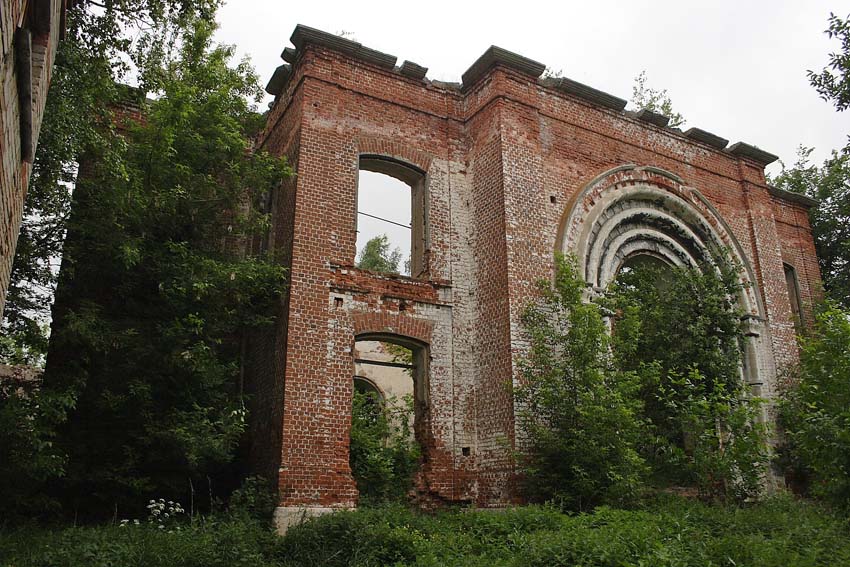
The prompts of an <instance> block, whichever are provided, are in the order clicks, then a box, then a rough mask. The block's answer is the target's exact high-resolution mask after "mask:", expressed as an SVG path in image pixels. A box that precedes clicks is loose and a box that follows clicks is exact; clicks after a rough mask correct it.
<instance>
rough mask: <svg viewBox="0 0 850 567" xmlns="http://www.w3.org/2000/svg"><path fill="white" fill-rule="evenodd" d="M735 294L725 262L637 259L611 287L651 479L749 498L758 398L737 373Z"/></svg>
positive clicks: (759, 431) (754, 482)
mask: <svg viewBox="0 0 850 567" xmlns="http://www.w3.org/2000/svg"><path fill="white" fill-rule="evenodd" d="M740 291H741V284H740V283H739V280H738V272H737V270H736V269H735V267H734V266H732V265H729V264H725V265H721V266H719V267H718V268H715V267H714V266H712V265H706V266H702V268H701V269H697V268H675V267H668V266H666V265H664V266H658V265H656V264H655V263H642V264H636V265H633V266H629V267H628V269H626V270H623V272H621V274H620V275H619V277H618V279H617V281H616V282H615V285H614V286H613V289H612V292H611V299H610V301H611V306H612V308H613V309H614V310H616V312H617V313H618V316H617V317H616V319H615V322H614V329H615V331H614V339H613V342H614V352H615V357H616V361H617V366H618V367H619V368H620V369H621V370H622V371H628V372H634V373H636V374H638V375H639V376H640V377H641V380H640V382H641V389H640V394H639V395H640V398H641V401H642V402H643V405H644V408H645V416H646V419H647V420H648V421H649V422H650V423H651V426H652V431H653V435H652V437H647V441H648V442H647V443H646V444H644V446H643V451H644V453H643V454H644V455H645V456H646V458H647V459H648V460H649V462H650V463H651V464H652V466H653V469H654V473H655V476H656V481H658V482H661V483H674V484H685V485H695V486H697V487H698V488H699V489H700V491H701V493H702V494H703V495H705V496H707V497H732V498H738V499H742V498H746V497H748V496H752V495H753V494H755V493H756V492H757V491H758V489H759V486H760V479H761V475H762V474H763V471H764V466H765V464H766V459H767V453H766V449H767V445H766V438H765V435H766V431H765V430H764V427H763V426H762V425H760V423H759V419H758V416H759V411H760V410H759V408H760V401H759V400H758V399H754V398H752V396H751V395H750V393H749V392H748V391H747V389H746V385H745V384H743V383H742V381H741V378H740V371H741V364H742V360H741V359H742V355H741V353H742V347H743V344H744V341H745V337H744V335H743V331H742V319H741V317H742V315H743V313H742V311H741V309H740V308H739V307H738V306H737V302H736V298H737V297H738V296H739V293H740Z"/></svg>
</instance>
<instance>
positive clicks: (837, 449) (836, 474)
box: [780, 302, 850, 508]
mask: <svg viewBox="0 0 850 567" xmlns="http://www.w3.org/2000/svg"><path fill="white" fill-rule="evenodd" d="M794 384H795V385H794V386H793V387H791V388H790V389H789V390H788V391H787V392H786V394H785V396H783V400H782V403H781V405H780V421H781V423H782V426H783V427H784V429H785V438H786V440H787V442H788V447H787V452H788V453H789V454H790V457H791V464H792V466H794V467H795V468H797V469H798V470H802V472H803V473H804V474H806V475H808V476H809V480H810V483H809V487H810V490H811V492H812V493H813V494H814V495H816V496H819V497H822V498H825V499H826V500H828V501H830V502H832V503H833V504H835V505H837V506H841V507H845V508H850V313H848V312H847V311H846V310H842V309H840V308H839V307H838V306H837V305H836V304H835V303H831V302H827V303H826V304H824V305H823V307H822V308H821V309H820V311H819V313H818V314H817V317H816V324H815V329H814V332H813V333H812V334H811V335H810V336H808V337H806V338H804V339H803V341H802V345H801V357H800V365H799V368H798V369H797V373H796V380H795V381H794Z"/></svg>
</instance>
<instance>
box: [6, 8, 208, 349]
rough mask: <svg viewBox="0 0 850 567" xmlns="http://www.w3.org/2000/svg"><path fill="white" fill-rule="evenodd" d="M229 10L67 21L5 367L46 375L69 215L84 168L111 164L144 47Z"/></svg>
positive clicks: (116, 12)
mask: <svg viewBox="0 0 850 567" xmlns="http://www.w3.org/2000/svg"><path fill="white" fill-rule="evenodd" d="M220 3H221V2H220V0H199V1H195V0H191V1H190V0H110V1H109V2H107V3H105V5H101V4H99V3H96V2H78V3H75V5H73V6H70V7H69V8H68V10H67V17H66V35H65V38H64V39H63V40H62V41H61V42H60V43H59V48H58V50H57V54H56V60H55V65H54V69H53V76H52V80H51V83H50V91H49V92H48V96H47V102H46V107H45V111H44V120H43V123H42V126H41V131H40V135H39V142H38V148H37V152H36V156H35V162H34V164H33V171H32V175H31V178H30V185H29V188H28V191H27V198H26V201H25V203H24V218H23V222H22V225H21V230H20V234H19V237H18V244H17V248H16V254H15V260H14V265H13V267H12V273H11V278H10V286H9V290H8V296H7V300H6V306H5V311H4V319H3V321H2V332H0V334H2V338H0V361H5V362H7V363H11V364H20V363H26V364H34V365H42V364H43V362H44V355H45V354H46V352H47V334H48V333H47V330H48V328H49V312H50V304H51V302H52V301H53V291H54V288H55V284H56V278H57V274H58V268H59V260H60V258H61V254H62V243H63V239H64V237H65V227H66V222H67V219H68V215H69V212H70V203H71V191H70V189H71V187H72V186H73V181H74V179H75V176H76V173H77V166H78V161H77V160H78V158H79V157H80V156H82V155H85V154H89V153H92V154H96V155H100V156H101V157H102V159H105V160H112V161H114V162H116V163H117V161H116V160H117V157H116V156H111V153H112V151H113V148H115V147H116V132H115V129H114V128H110V127H108V126H109V125H110V124H111V123H112V118H111V109H113V108H115V104H116V102H118V101H120V100H121V98H122V97H123V96H124V95H125V91H124V89H122V88H120V87H119V86H118V83H120V82H121V81H124V80H128V79H130V78H131V77H132V75H133V73H131V71H132V70H133V69H132V65H131V60H132V57H131V55H132V53H133V51H134V50H135V48H136V45H137V38H138V37H140V36H143V35H145V34H146V31H150V30H152V29H154V28H156V27H157V26H161V25H162V24H163V23H164V22H170V23H171V24H172V25H175V26H182V25H184V24H185V23H186V22H189V21H191V20H192V19H194V18H201V19H205V20H206V21H210V22H212V21H213V19H214V15H215V11H216V9H217V7H218V6H219V5H220Z"/></svg>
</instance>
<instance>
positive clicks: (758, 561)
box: [0, 498, 850, 567]
mask: <svg viewBox="0 0 850 567" xmlns="http://www.w3.org/2000/svg"><path fill="white" fill-rule="evenodd" d="M848 535H850V527H848V524H847V520H846V519H843V518H839V517H837V516H834V515H832V514H831V513H830V512H828V511H826V510H824V509H823V508H821V507H819V506H816V505H812V504H807V503H804V502H799V501H793V500H790V499H785V498H783V499H775V500H769V501H767V502H764V503H761V504H757V505H754V506H752V507H748V508H734V507H721V506H708V505H705V504H700V503H698V502H687V501H683V500H679V499H675V498H667V499H663V500H659V501H657V502H654V503H651V504H649V505H648V506H647V507H646V508H645V509H641V510H632V511H624V510H615V509H611V508H605V507H603V508H599V509H597V510H596V511H595V512H593V513H591V514H581V515H576V516H567V515H564V514H561V513H559V512H558V511H556V510H554V509H552V508H545V507H525V508H516V509H511V510H506V511H498V512H491V511H468V510H463V511H455V512H441V513H438V514H434V515H428V514H424V513H417V512H413V511H410V510H408V509H405V508H401V507H389V508H385V507H379V508H372V509H368V510H359V511H356V512H338V513H335V514H332V515H328V516H322V517H320V518H317V519H314V520H311V521H309V522H308V523H306V524H304V525H302V526H298V527H294V528H291V529H290V531H289V532H288V533H287V535H286V536H285V537H284V538H277V537H274V536H272V535H271V532H269V531H268V530H267V529H265V528H264V527H263V526H262V525H260V524H257V523H255V522H251V521H249V520H245V519H242V518H241V517H240V518H233V517H227V516H219V517H215V518H210V519H205V520H203V521H198V520H197V519H196V521H195V523H194V524H192V525H189V524H188V523H184V524H183V525H182V526H181V529H180V530H179V531H178V530H176V529H174V528H173V527H172V528H171V529H170V530H169V529H164V530H159V529H157V528H156V526H155V525H151V524H147V523H146V522H142V525H140V526H133V525H130V526H127V527H123V528H122V527H117V526H109V527H102V528H68V529H65V530H59V531H55V532H46V531H32V530H30V531H23V530H22V531H16V532H0V565H2V566H3V567H6V566H11V565H14V566H15V567H37V566H38V567H41V566H47V565H50V566H51V567H77V566H80V567H82V566H83V565H85V566H86V567H88V566H89V565H122V566H127V567H132V566H139V567H142V566H144V567H158V566H163V567H165V566H169V567H189V566H201V565H203V566H205V567H206V566H210V567H215V566H218V565H222V566H223V565H228V566H230V565H244V566H257V567H273V566H274V567H290V566H291V567H295V566H298V567H312V566H316V567H318V566H322V567H343V566H352V567H355V566H356V567H360V566H362V567H366V566H374V567H379V566H380V567H383V566H386V565H396V566H399V567H401V566H406V565H411V566H412V565H418V566H423V567H424V566H435V567H436V566H441V567H442V566H458V567H461V566H462V567H474V566H486V567H509V566H521V567H537V566H540V567H554V566H559V565H563V566H570V567H572V566H577V565H582V566H588V567H589V566H594V567H624V566H627V565H628V566H632V565H647V566H650V565H651V566H653V567H712V566H714V567H720V566H724V567H725V566H731V565H746V566H747V567H816V566H823V567H833V566H836V565H846V564H848V562H850V537H848Z"/></svg>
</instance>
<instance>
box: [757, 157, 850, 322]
mask: <svg viewBox="0 0 850 567" xmlns="http://www.w3.org/2000/svg"><path fill="white" fill-rule="evenodd" d="M812 151H813V150H812V148H803V147H801V148H800V149H799V150H798V153H797V162H796V163H795V164H794V165H793V166H792V167H785V165H784V164H783V166H782V171H781V172H780V173H779V175H777V176H776V177H773V178H771V179H770V182H771V183H772V184H773V185H775V186H776V187H779V188H780V189H785V190H786V191H792V192H794V193H801V194H803V195H806V196H808V197H811V198H813V199H816V200H817V201H818V204H817V205H816V206H815V207H813V208H812V209H811V210H810V211H809V221H810V223H811V226H812V236H813V237H814V240H815V249H816V251H817V256H818V263H819V265H820V273H821V277H822V278H823V284H824V288H825V289H826V291H827V293H828V294H829V295H830V297H832V299H833V300H834V301H837V302H838V303H840V304H841V305H842V306H843V307H844V308H845V309H847V308H850V155H848V154H846V153H838V152H835V151H833V152H832V155H831V156H830V157H829V158H828V159H826V160H825V161H824V163H823V165H822V166H820V167H818V166H817V165H814V164H811V163H809V156H810V155H811V153H812Z"/></svg>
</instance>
